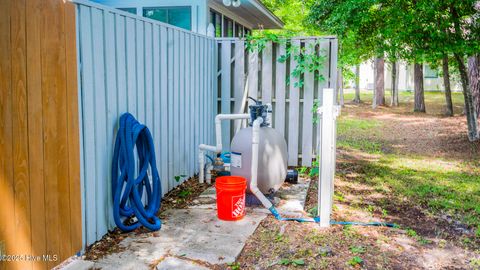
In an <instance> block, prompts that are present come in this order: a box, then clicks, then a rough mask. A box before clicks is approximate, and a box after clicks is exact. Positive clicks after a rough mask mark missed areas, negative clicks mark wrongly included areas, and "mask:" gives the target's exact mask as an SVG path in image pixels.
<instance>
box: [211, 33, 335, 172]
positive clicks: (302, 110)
mask: <svg viewBox="0 0 480 270" xmlns="http://www.w3.org/2000/svg"><path fill="white" fill-rule="evenodd" d="M217 44H218V47H219V50H218V57H219V59H220V60H219V63H220V66H219V72H218V74H217V75H218V81H221V85H220V86H219V93H220V96H219V97H218V100H219V104H220V108H219V111H221V112H222V113H240V108H242V99H243V94H244V91H245V90H246V91H248V95H249V96H250V97H253V98H255V99H259V100H260V101H262V102H263V103H264V104H266V103H271V104H272V106H273V120H272V126H273V128H275V129H276V130H278V131H279V132H280V133H282V134H283V135H284V136H285V139H286V141H287V144H288V155H289V158H288V165H290V166H297V165H302V166H311V164H312V160H314V159H315V158H316V156H317V155H318V153H317V149H318V146H319V145H320V141H321V136H320V124H321V119H320V122H319V123H318V124H317V125H314V124H313V115H314V113H313V112H312V110H313V106H314V101H317V102H318V105H319V106H321V105H322V91H323V89H325V88H332V89H335V90H336V89H337V53H338V41H337V39H336V38H335V37H306V38H293V39H291V40H289V41H288V42H280V43H272V42H267V43H266V45H265V48H264V49H263V50H261V51H260V52H258V51H257V50H254V51H253V52H249V51H247V50H246V45H245V41H244V40H241V39H235V38H223V39H217ZM292 45H293V46H300V47H301V48H304V49H305V50H306V51H307V52H314V53H318V54H321V55H324V56H325V62H324V65H323V69H322V70H320V71H319V72H318V74H314V73H308V72H307V73H305V74H304V75H303V76H302V79H303V82H304V84H303V86H302V87H297V86H295V82H297V81H298V80H299V79H298V78H295V77H293V76H292V75H291V71H292V70H293V69H294V68H295V67H296V65H297V63H296V62H295V60H294V57H293V55H292V57H290V58H288V59H287V61H286V62H283V63H280V62H279V61H278V59H279V58H280V57H281V56H283V55H285V54H286V53H287V49H288V47H289V46H292ZM245 66H246V67H245ZM245 71H246V74H245ZM316 73H317V72H316ZM320 75H321V76H322V77H323V78H325V79H324V80H318V79H316V78H317V77H319V76H320ZM245 85H246V86H247V87H246V89H245ZM246 108H248V107H246ZM238 122H240V121H237V123H235V125H232V126H230V124H224V125H223V129H224V130H223V131H224V132H223V134H224V136H225V137H224V138H223V144H224V145H229V144H230V141H231V139H232V138H233V136H234V132H235V130H236V129H234V128H233V126H237V125H238V124H239V123H238ZM228 131H230V132H228Z"/></svg>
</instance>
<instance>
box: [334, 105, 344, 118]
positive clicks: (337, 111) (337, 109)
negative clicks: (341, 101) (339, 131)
mask: <svg viewBox="0 0 480 270" xmlns="http://www.w3.org/2000/svg"><path fill="white" fill-rule="evenodd" d="M341 112H342V106H340V105H337V106H333V116H334V117H335V118H337V117H339V116H340V113H341Z"/></svg>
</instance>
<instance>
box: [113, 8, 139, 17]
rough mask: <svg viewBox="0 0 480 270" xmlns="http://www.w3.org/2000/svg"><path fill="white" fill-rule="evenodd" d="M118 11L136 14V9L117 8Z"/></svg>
mask: <svg viewBox="0 0 480 270" xmlns="http://www.w3.org/2000/svg"><path fill="white" fill-rule="evenodd" d="M118 9H120V10H123V11H126V12H128V13H132V14H135V15H136V14H137V8H118Z"/></svg>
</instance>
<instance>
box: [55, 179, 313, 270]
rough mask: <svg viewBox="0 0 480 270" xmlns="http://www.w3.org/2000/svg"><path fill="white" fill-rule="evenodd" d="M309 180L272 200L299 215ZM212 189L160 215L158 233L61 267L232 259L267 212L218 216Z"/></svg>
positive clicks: (77, 269)
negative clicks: (232, 217) (230, 217)
mask: <svg viewBox="0 0 480 270" xmlns="http://www.w3.org/2000/svg"><path fill="white" fill-rule="evenodd" d="M309 184H310V181H309V180H305V179H299V183H298V184H296V185H290V184H284V186H283V187H282V188H281V189H280V190H279V192H277V194H276V198H275V201H276V202H277V209H278V210H279V212H280V213H282V214H284V215H288V216H297V217H299V216H303V215H305V213H304V209H303V208H304V204H305V199H306V195H307V190H308V187H309ZM215 199H216V198H215V189H214V188H213V187H211V188H209V189H207V190H206V191H205V192H204V193H203V194H201V195H200V196H199V197H198V198H197V199H196V200H194V203H193V204H194V205H192V206H191V207H190V208H188V209H172V210H168V211H166V212H165V213H164V214H163V215H162V216H166V218H164V219H163V220H162V224H163V225H162V229H161V230H160V231H158V232H156V233H153V234H152V233H148V234H139V235H131V236H129V237H127V238H125V239H124V240H123V241H122V242H121V243H120V246H121V250H123V251H121V252H118V253H114V254H110V255H108V256H106V257H104V258H103V259H101V260H99V261H96V262H90V261H85V260H82V259H77V260H74V261H73V262H72V263H70V264H68V265H67V266H65V267H64V268H63V269H69V270H81V269H91V268H94V269H112V270H113V269H152V268H155V267H156V268H157V269H210V268H209V266H212V265H217V264H225V263H232V262H235V260H236V258H237V257H238V255H239V254H240V253H241V251H242V249H243V247H244V246H245V242H246V241H247V239H248V238H249V237H250V235H252V234H253V233H254V232H255V230H256V229H257V227H258V225H259V224H260V222H261V221H262V220H263V219H264V218H265V217H266V216H267V215H268V214H269V213H268V210H266V209H263V208H251V207H247V215H246V216H245V218H243V219H242V220H240V221H236V222H228V221H220V220H218V218H217V216H216V203H215Z"/></svg>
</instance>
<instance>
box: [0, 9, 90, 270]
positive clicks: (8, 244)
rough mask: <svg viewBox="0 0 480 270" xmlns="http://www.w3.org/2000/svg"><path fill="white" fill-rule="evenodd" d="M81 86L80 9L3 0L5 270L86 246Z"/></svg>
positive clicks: (0, 223) (1, 211)
mask: <svg viewBox="0 0 480 270" xmlns="http://www.w3.org/2000/svg"><path fill="white" fill-rule="evenodd" d="M77 84H78V83H77V62H76V30H75V6H74V5H73V4H72V3H70V2H67V3H65V2H64V1H62V0H17V1H8V0H0V253H1V254H3V255H30V256H40V257H39V259H38V261H35V262H33V261H32V260H29V259H28V258H27V257H23V258H22V257H20V261H19V262H0V269H47V268H51V267H53V266H55V265H57V264H58V263H60V262H61V261H63V260H65V259H66V258H68V257H70V256H72V255H74V254H75V253H77V252H78V251H80V250H81V248H82V235H81V232H82V228H81V224H82V223H81V202H80V153H79V126H78V121H79V115H78V92H77ZM43 255H47V256H48V255H50V257H49V258H50V261H45V259H47V257H43ZM32 258H36V257H32ZM30 259H31V258H30Z"/></svg>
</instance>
